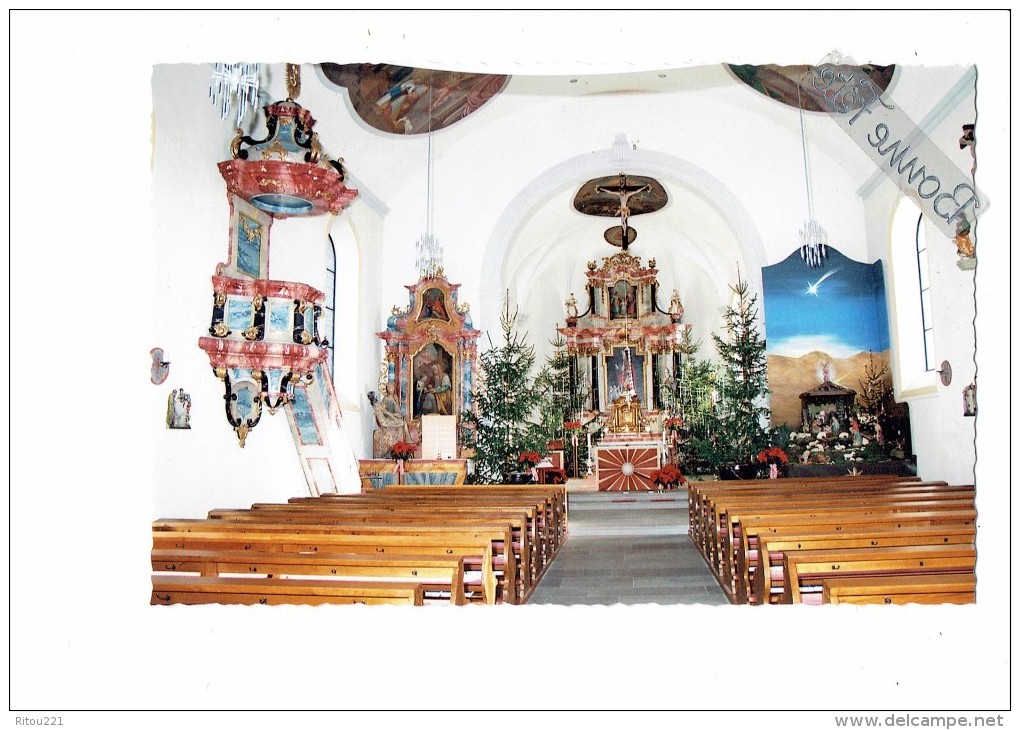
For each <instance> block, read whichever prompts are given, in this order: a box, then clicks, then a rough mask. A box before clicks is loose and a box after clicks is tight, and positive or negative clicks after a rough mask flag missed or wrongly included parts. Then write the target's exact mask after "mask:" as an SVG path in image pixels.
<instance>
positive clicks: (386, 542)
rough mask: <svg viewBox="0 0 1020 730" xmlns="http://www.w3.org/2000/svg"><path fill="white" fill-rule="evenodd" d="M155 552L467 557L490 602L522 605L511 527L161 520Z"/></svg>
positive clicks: (154, 532)
mask: <svg viewBox="0 0 1020 730" xmlns="http://www.w3.org/2000/svg"><path fill="white" fill-rule="evenodd" d="M152 537H153V550H182V549H196V550H235V551H254V552H279V553H317V552H322V553H327V554H331V553H351V552H359V553H364V552H370V553H378V554H408V553H414V554H424V555H451V556H463V557H464V558H465V566H466V567H467V566H468V565H469V564H470V565H471V566H474V565H475V564H477V569H478V570H480V571H481V575H482V583H483V586H484V588H483V590H484V595H485V596H486V600H487V601H489V600H490V599H489V597H492V601H493V602H496V601H505V602H507V603H518V602H519V600H520V597H519V596H518V594H517V562H516V560H515V558H514V557H513V550H512V548H510V547H509V546H510V544H511V536H510V531H509V528H508V527H505V528H478V527H470V528H466V529H463V530H462V529H458V528H438V527H434V528H433V529H418V528H417V527H414V528H411V529H405V528H401V527H399V526H394V527H391V528H385V527H375V528H372V527H370V526H365V525H362V526H355V527H340V526H336V527H334V526H329V527H319V528H316V527H314V526H312V527H309V526H300V525H296V526H287V525H267V524H257V523H253V524H232V523H229V522H224V521H222V520H157V521H156V522H154V523H153V528H152Z"/></svg>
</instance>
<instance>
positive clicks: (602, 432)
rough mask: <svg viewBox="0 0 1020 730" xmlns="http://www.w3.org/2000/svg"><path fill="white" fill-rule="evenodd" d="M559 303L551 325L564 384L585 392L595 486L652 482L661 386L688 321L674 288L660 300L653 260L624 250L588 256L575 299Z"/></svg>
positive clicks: (636, 487)
mask: <svg viewBox="0 0 1020 730" xmlns="http://www.w3.org/2000/svg"><path fill="white" fill-rule="evenodd" d="M582 306H583V307H584V309H583V311H582V310H581V307H582ZM566 309H567V312H566V314H567V316H566V326H565V327H562V328H559V329H558V330H557V331H558V332H559V333H560V334H561V335H562V336H563V338H564V339H565V340H566V352H567V355H568V356H569V358H570V360H569V366H570V369H571V377H570V383H571V388H572V389H579V390H580V391H582V392H584V393H587V394H588V402H587V403H586V408H585V413H584V414H583V415H584V418H585V420H586V421H587V422H588V423H589V424H590V426H589V429H590V430H589V434H590V435H589V438H592V439H593V441H592V448H591V450H590V453H591V455H592V462H593V466H594V469H595V476H596V481H597V483H598V488H599V490H600V491H641V490H654V489H658V486H657V485H656V484H655V483H654V482H653V481H652V479H653V475H654V473H655V471H656V470H658V469H659V468H660V467H661V466H662V465H663V464H664V463H665V461H666V459H667V448H666V447H667V440H666V437H665V436H664V434H663V422H664V420H665V417H666V415H667V414H666V413H665V409H664V398H663V389H664V387H667V386H666V385H665V384H667V383H670V382H672V379H673V374H674V373H675V372H676V370H677V369H678V368H679V366H680V357H681V352H680V349H679V346H680V344H681V342H682V341H683V339H684V337H683V335H684V331H685V329H687V328H688V327H690V325H687V324H684V323H683V305H682V303H681V300H680V295H679V294H678V293H677V291H676V290H673V292H672V295H671V297H670V299H669V304H668V305H667V307H666V308H665V309H663V308H662V307H660V304H659V271H658V269H657V268H656V261H655V259H649V261H648V264H647V265H643V264H642V262H641V259H640V257H637V256H633V255H631V254H630V253H629V252H628V251H627V250H626V249H624V250H623V251H621V252H620V253H617V254H615V255H613V256H607V257H605V258H603V260H602V263H601V265H600V264H599V263H598V262H596V261H590V262H588V271H587V283H586V287H585V296H584V298H583V299H582V302H581V304H578V302H577V300H576V298H575V297H574V295H573V294H571V295H570V299H568V300H567V302H566ZM575 395H576V393H571V396H572V402H573V396H575Z"/></svg>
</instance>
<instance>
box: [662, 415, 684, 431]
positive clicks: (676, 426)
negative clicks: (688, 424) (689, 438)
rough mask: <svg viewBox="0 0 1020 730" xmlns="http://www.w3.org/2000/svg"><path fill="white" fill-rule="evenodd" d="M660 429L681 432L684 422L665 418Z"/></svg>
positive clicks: (679, 419) (674, 418)
mask: <svg viewBox="0 0 1020 730" xmlns="http://www.w3.org/2000/svg"><path fill="white" fill-rule="evenodd" d="M662 427H663V429H665V430H666V431H682V430H683V427H684V421H683V419H682V418H677V417H675V416H674V417H673V418H667V419H666V420H665V421H664V422H663V424H662Z"/></svg>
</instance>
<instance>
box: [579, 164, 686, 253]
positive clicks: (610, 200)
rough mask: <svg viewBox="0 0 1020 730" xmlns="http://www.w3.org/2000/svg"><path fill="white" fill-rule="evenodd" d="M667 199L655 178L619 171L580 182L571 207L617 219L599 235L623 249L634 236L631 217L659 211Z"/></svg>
mask: <svg viewBox="0 0 1020 730" xmlns="http://www.w3.org/2000/svg"><path fill="white" fill-rule="evenodd" d="M668 200H669V197H668V196H667V195H666V189H665V188H663V187H662V183H660V182H659V181H658V180H656V179H654V178H651V177H644V176H641V175H628V174H626V173H623V172H621V173H620V174H619V175H611V176H609V177H598V178H595V179H594V180H589V181H588V182H586V183H585V184H584V185H582V186H581V189H580V190H578V191H577V194H576V195H575V196H574V208H575V209H576V210H578V211H580V212H581V213H584V214H585V215H597V216H603V217H607V218H619V219H620V225H618V226H613V227H612V228H608V229H607V230H606V232H605V234H603V235H604V236H605V239H606V241H607V242H608V243H609V244H611V245H613V246H617V247H619V248H622V249H623V250H624V251H626V250H627V249H628V248H629V247H630V244H632V243H634V240H635V239H636V238H637V230H635V229H634V227H633V226H632V225H630V218H631V216H635V215H642V214H644V213H653V212H655V211H657V210H660V209H661V208H662V207H663V206H665V205H666V203H667V202H668Z"/></svg>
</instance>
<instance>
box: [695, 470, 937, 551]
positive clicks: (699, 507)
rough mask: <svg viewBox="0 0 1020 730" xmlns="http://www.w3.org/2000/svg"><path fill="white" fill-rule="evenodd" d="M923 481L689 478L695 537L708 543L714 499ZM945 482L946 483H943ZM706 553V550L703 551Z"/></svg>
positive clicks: (889, 478)
mask: <svg viewBox="0 0 1020 730" xmlns="http://www.w3.org/2000/svg"><path fill="white" fill-rule="evenodd" d="M911 483H920V479H918V478H917V477H908V478H902V477H895V476H891V475H871V476H861V477H849V476H847V477H806V478H799V479H765V480H749V481H742V482H693V481H689V482H688V485H687V490H688V509H689V510H690V513H691V533H690V534H691V539H692V540H694V541H695V544H696V545H702V544H704V532H703V525H707V524H709V523H710V520H709V519H708V517H707V515H708V514H710V509H711V503H712V501H713V500H715V499H718V498H721V497H727V496H731V495H752V494H789V495H793V494H802V493H817V492H819V491H825V490H829V491H832V490H846V491H864V490H868V489H872V488H874V487H876V486H884V485H890V484H897V485H901V486H904V485H907V484H911ZM940 483H943V484H944V482H940ZM703 554H704V553H703Z"/></svg>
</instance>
